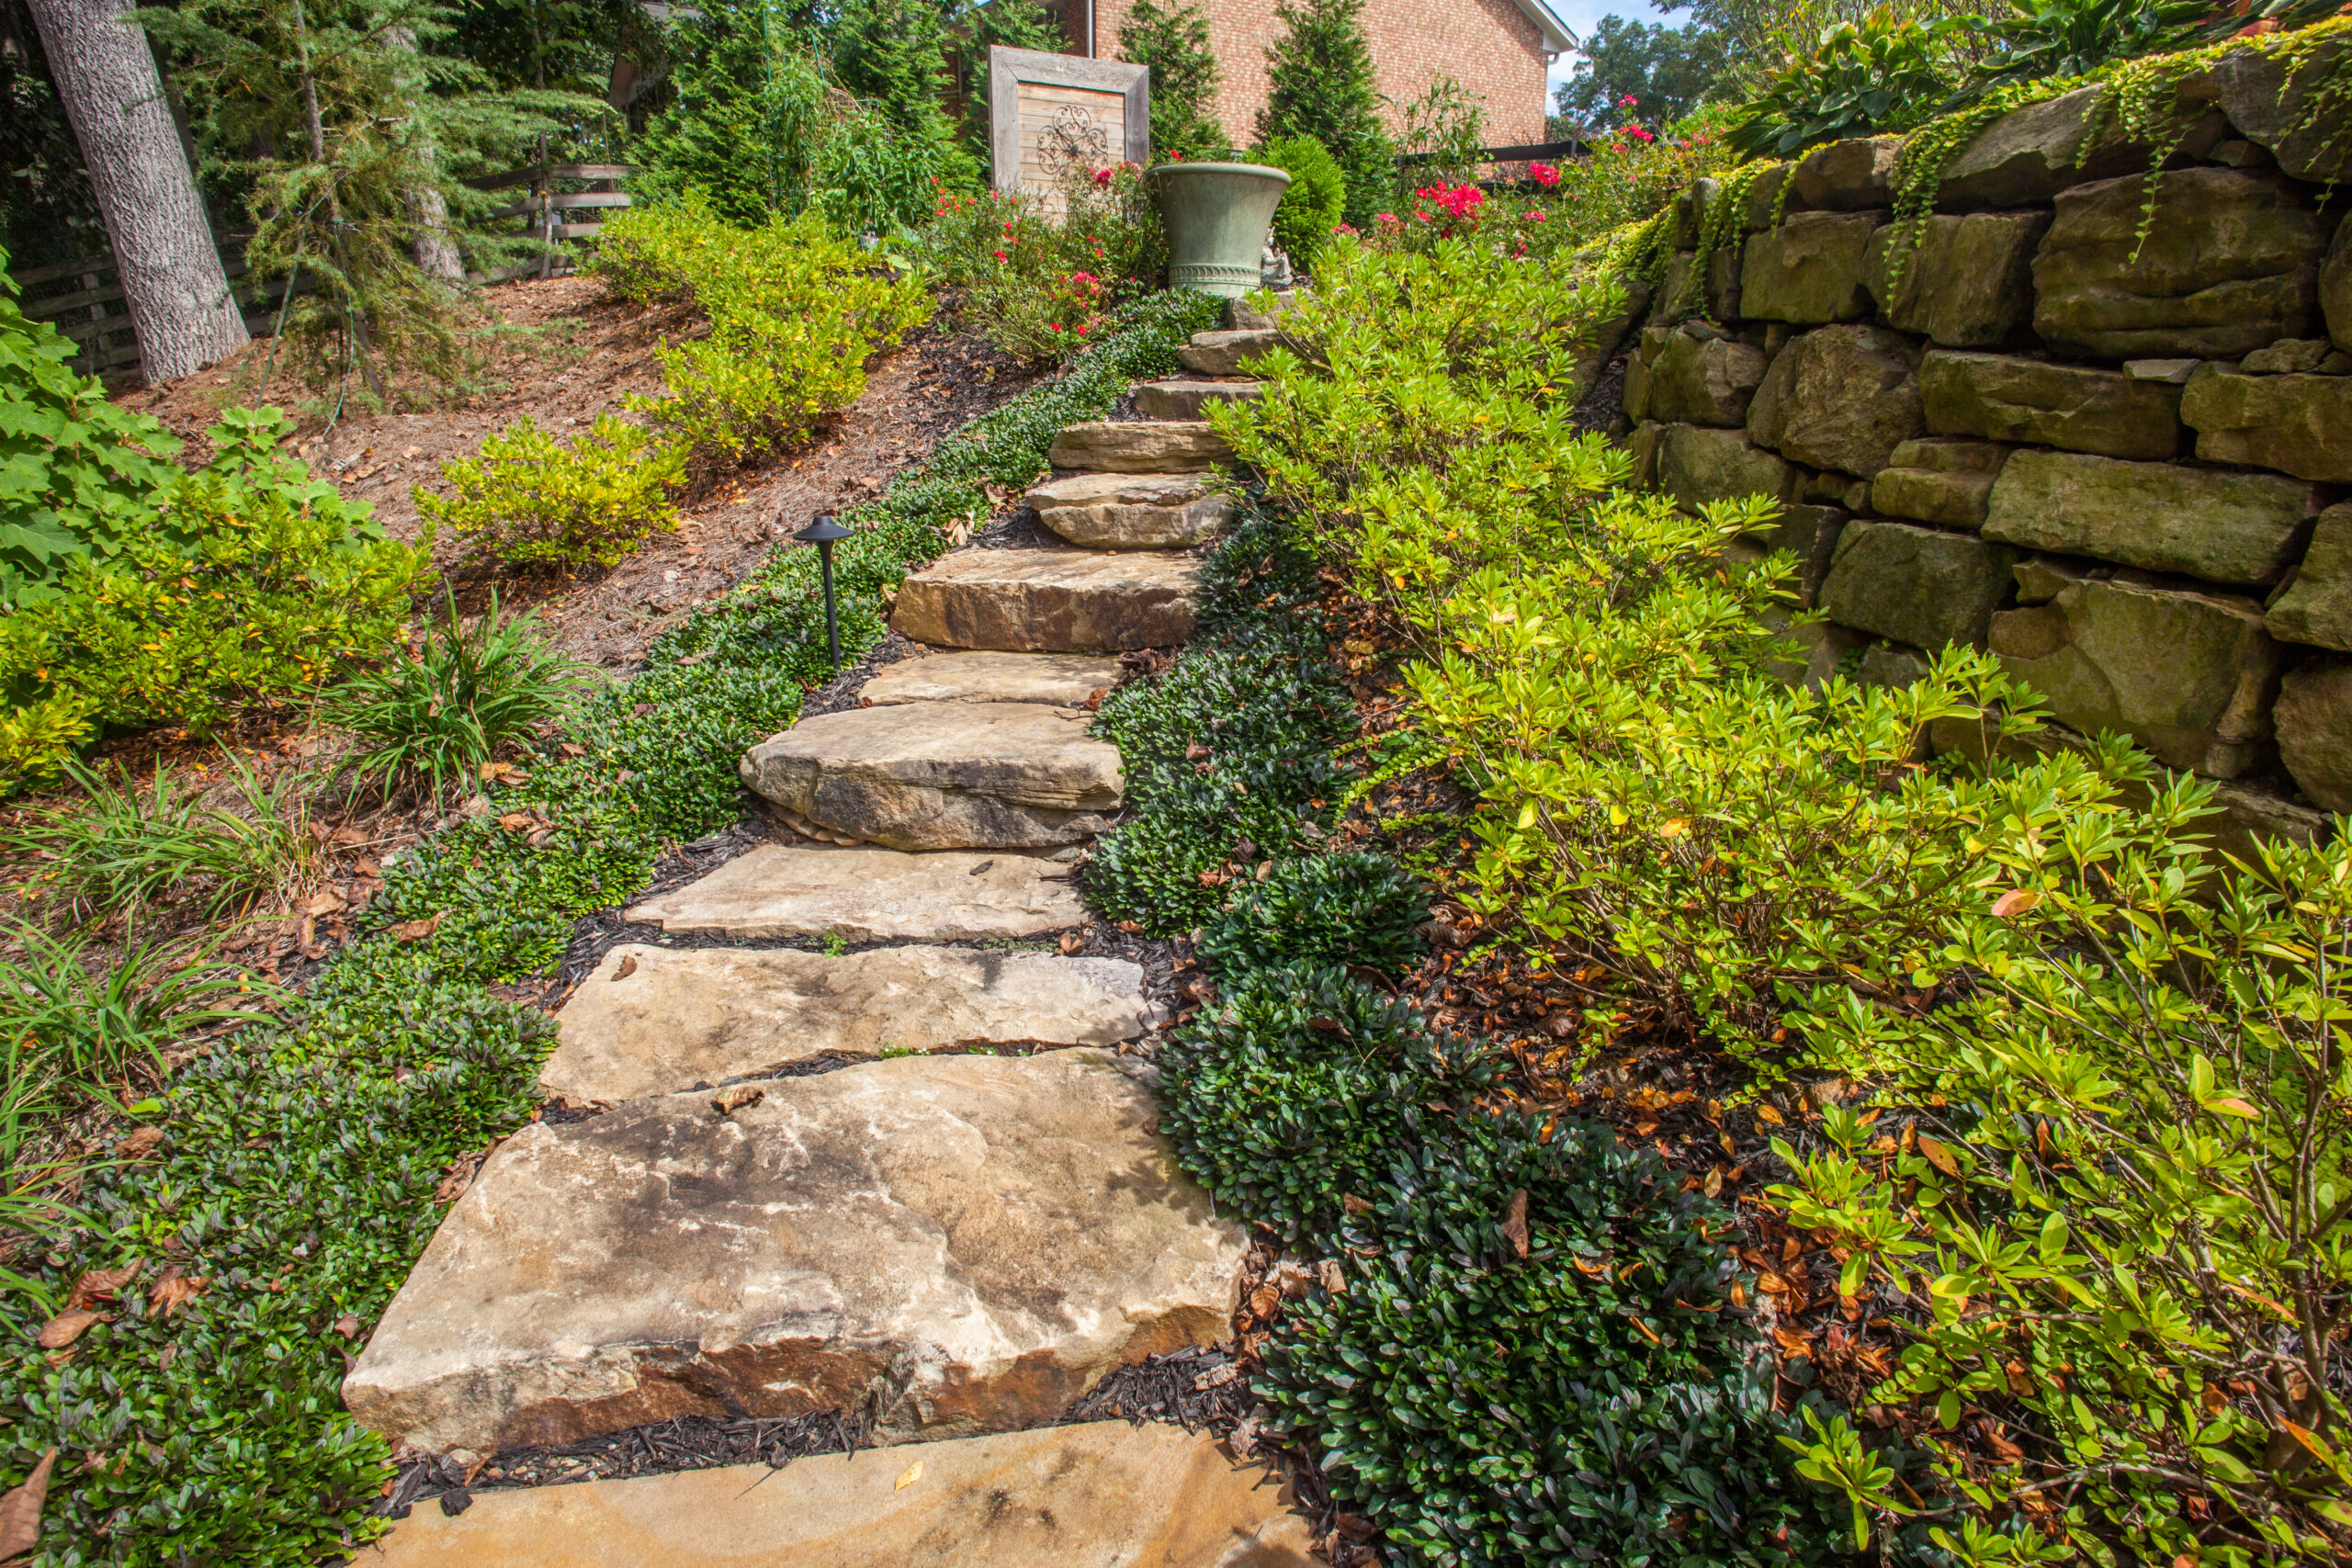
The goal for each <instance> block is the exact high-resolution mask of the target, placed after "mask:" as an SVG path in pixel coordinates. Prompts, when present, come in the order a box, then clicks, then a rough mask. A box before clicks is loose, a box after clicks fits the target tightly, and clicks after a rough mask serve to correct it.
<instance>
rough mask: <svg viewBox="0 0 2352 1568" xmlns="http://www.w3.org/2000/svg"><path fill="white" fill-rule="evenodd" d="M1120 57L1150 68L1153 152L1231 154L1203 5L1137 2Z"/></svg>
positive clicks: (1123, 32) (1125, 29)
mask: <svg viewBox="0 0 2352 1568" xmlns="http://www.w3.org/2000/svg"><path fill="white" fill-rule="evenodd" d="M1002 3H1003V0H998V4H1002ZM990 9H994V7H993V6H991V7H990ZM1119 55H1120V58H1122V59H1124V60H1126V61H1128V62H1131V63H1133V64H1136V65H1148V66H1149V67H1150V68H1151V150H1152V152H1153V154H1154V155H1155V156H1157V157H1162V158H1165V157H1169V156H1171V155H1172V156H1175V157H1180V158H1192V159H1202V158H1223V157H1227V156H1229V155H1230V154H1231V153H1232V152H1233V144H1232V143H1231V142H1230V141H1227V139H1226V134H1225V128H1224V127H1223V126H1222V125H1220V124H1218V123H1217V118H1216V87H1217V77H1218V74H1219V73H1218V71H1217V63H1216V55H1214V54H1212V53H1210V52H1209V19H1208V17H1207V15H1206V14H1205V13H1204V12H1203V11H1202V9H1201V8H1200V6H1196V5H1193V6H1176V7H1174V8H1172V9H1170V8H1167V7H1163V6H1159V5H1158V4H1156V3H1155V0H1136V6H1135V9H1134V10H1132V11H1130V12H1128V13H1127V19H1126V20H1125V22H1124V23H1122V24H1121V25H1120V28H1119Z"/></svg>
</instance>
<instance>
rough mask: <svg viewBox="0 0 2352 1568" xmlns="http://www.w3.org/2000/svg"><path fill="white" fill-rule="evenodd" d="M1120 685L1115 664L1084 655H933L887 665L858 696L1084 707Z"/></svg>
mask: <svg viewBox="0 0 2352 1568" xmlns="http://www.w3.org/2000/svg"><path fill="white" fill-rule="evenodd" d="M1118 683H1119V661H1118V660H1115V659H1104V658H1101V657H1099V656H1096V655H1093V654H1085V653H992V652H985V651H983V652H966V653H934V654H932V655H931V656H930V657H928V658H923V659H901V660H899V661H898V662H897V663H896V664H886V665H884V666H883V667H882V671H881V672H880V673H879V674H877V675H876V676H875V677H874V678H873V679H872V680H870V681H868V682H865V685H863V686H861V687H859V688H858V693H857V694H858V695H859V696H860V697H861V698H863V699H864V700H865V701H866V702H869V703H872V704H873V705H875V706H876V707H886V706H889V705H894V704H898V703H1046V704H1050V705H1053V706H1055V707H1071V708H1075V707H1084V706H1085V705H1087V704H1088V703H1089V702H1090V701H1091V700H1092V699H1093V697H1094V694H1096V693H1097V692H1104V693H1107V692H1109V691H1110V690H1111V689H1112V688H1113V687H1114V686H1116V685H1117V684H1118Z"/></svg>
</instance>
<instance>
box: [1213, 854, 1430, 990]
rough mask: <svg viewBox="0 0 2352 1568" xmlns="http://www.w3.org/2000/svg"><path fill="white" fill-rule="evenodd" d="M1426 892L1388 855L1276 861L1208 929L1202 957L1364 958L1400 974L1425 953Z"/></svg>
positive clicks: (1245, 963)
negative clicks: (1420, 930) (1422, 931)
mask: <svg viewBox="0 0 2352 1568" xmlns="http://www.w3.org/2000/svg"><path fill="white" fill-rule="evenodd" d="M1429 918H1430V899H1429V894H1428V892H1427V891H1426V890H1425V889H1424V888H1423V887H1422V886H1421V885H1420V883H1419V882H1418V881H1417V880H1415V879H1414V878H1413V876H1412V875H1411V874H1408V873H1407V872H1406V871H1405V870H1404V869H1403V868H1402V867H1400V866H1398V865H1397V863H1396V862H1395V861H1392V860H1390V859H1389V858H1388V857H1387V856H1386V855H1376V854H1366V853H1363V852H1351V853H1340V854H1327V855H1308V856H1306V857H1305V858H1303V859H1300V860H1290V861H1283V862H1281V863H1277V864H1276V865H1275V867H1274V869H1273V871H1272V874H1269V875H1268V876H1267V878H1266V880H1265V881H1263V882H1253V883H1251V884H1250V887H1249V890H1248V891H1246V892H1245V893H1243V894H1242V895H1241V897H1239V898H1238V899H1236V900H1235V901H1234V902H1233V903H1232V904H1231V905H1230V906H1229V907H1228V908H1227V909H1226V910H1225V911H1224V912H1223V913H1222V914H1220V915H1218V916H1217V917H1216V919H1212V920H1211V921H1209V923H1208V924H1207V925H1206V926H1205V927H1204V928H1203V930H1202V931H1201V938H1200V954H1201V959H1202V962H1204V963H1205V964H1208V965H1209V966H1210V967H1211V968H1214V969H1217V970H1220V971H1225V970H1240V969H1250V968H1257V967H1261V966H1263V965H1266V964H1363V966H1365V967H1366V968H1370V969H1378V970H1382V971H1385V972H1386V973H1389V974H1397V975H1401V974H1403V973H1404V972H1405V971H1406V970H1408V969H1409V968H1411V967H1412V966H1413V964H1414V962H1415V961H1416V960H1417V959H1419V957H1420V955H1421V953H1422V951H1423V944H1422V942H1421V939H1420V937H1419V934H1418V933H1417V931H1416V928H1417V927H1419V925H1420V924H1421V923H1422V922H1423V921H1425V920H1427V919H1429Z"/></svg>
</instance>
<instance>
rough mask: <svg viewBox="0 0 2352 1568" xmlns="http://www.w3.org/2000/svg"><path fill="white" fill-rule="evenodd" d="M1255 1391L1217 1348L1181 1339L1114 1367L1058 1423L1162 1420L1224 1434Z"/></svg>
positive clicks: (1244, 1411)
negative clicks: (1177, 1345)
mask: <svg viewBox="0 0 2352 1568" xmlns="http://www.w3.org/2000/svg"><path fill="white" fill-rule="evenodd" d="M1254 1404H1257V1397H1256V1396H1255V1395H1254V1394H1252V1393H1250V1380H1249V1379H1248V1378H1247V1377H1246V1376H1244V1375H1243V1374H1242V1371H1241V1369H1240V1368H1238V1367H1237V1366H1235V1365H1234V1362H1233V1358H1232V1357H1231V1356H1229V1355H1227V1353H1226V1352H1225V1351H1223V1350H1217V1349H1205V1348H1202V1347H1201V1346H1198V1345H1187V1346H1185V1347H1184V1348H1182V1350H1175V1351H1171V1352H1170V1353H1169V1354H1167V1355H1164V1356H1152V1357H1149V1358H1148V1359H1144V1360H1140V1361H1137V1362H1136V1363H1134V1364H1133V1365H1132V1366H1125V1367H1120V1368H1118V1369H1116V1370H1115V1371H1112V1372H1110V1373H1108V1374H1107V1375H1105V1376H1104V1378H1103V1381H1102V1382H1099V1383H1096V1384H1095V1385H1094V1392H1093V1393H1089V1394H1088V1395H1086V1397H1084V1398H1083V1399H1080V1400H1079V1401H1078V1402H1077V1403H1076V1404H1072V1405H1071V1406H1070V1407H1069V1409H1068V1410H1065V1411H1063V1412H1062V1425H1063V1426H1066V1427H1067V1426H1070V1425H1072V1424H1074V1423H1076V1422H1080V1421H1114V1420H1116V1421H1128V1422H1133V1423H1135V1424H1136V1425H1138V1426H1140V1425H1141V1424H1142V1423H1144V1422H1146V1421H1165V1422H1168V1423H1170V1424H1171V1425H1173V1426H1178V1427H1183V1428H1184V1430H1186V1431H1187V1432H1200V1431H1209V1432H1214V1433H1216V1435H1217V1436H1218V1437H1220V1438H1222V1437H1226V1436H1227V1435H1229V1434H1230V1433H1231V1432H1232V1431H1233V1429H1234V1427H1236V1426H1238V1424H1239V1423H1240V1422H1241V1420H1242V1418H1243V1417H1245V1416H1248V1415H1249V1414H1250V1407H1251V1406H1252V1405H1254Z"/></svg>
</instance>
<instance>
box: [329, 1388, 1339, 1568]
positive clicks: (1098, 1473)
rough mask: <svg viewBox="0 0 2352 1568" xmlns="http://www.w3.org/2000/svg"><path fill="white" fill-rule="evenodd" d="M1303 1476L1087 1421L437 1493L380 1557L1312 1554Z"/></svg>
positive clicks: (434, 1567) (1172, 1435)
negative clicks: (446, 1508) (621, 1476)
mask: <svg viewBox="0 0 2352 1568" xmlns="http://www.w3.org/2000/svg"><path fill="white" fill-rule="evenodd" d="M1291 1504H1292V1498H1291V1495H1290V1492H1289V1488H1288V1487H1287V1486H1286V1485H1284V1484H1283V1483H1282V1482H1281V1481H1280V1480H1279V1478H1278V1477H1275V1476H1273V1475H1270V1474H1269V1473H1268V1472H1266V1471H1265V1470H1264V1469H1262V1468H1261V1467H1259V1466H1254V1465H1251V1466H1244V1465H1238V1464H1236V1463H1234V1462H1233V1461H1232V1460H1230V1459H1228V1458H1227V1456H1226V1453H1225V1450H1223V1448H1222V1447H1221V1446H1220V1445H1219V1444H1218V1442H1217V1440H1216V1438H1213V1437H1211V1436H1209V1434H1207V1433H1206V1432H1197V1433H1186V1432H1184V1431H1182V1430H1181V1429H1179V1428H1177V1427H1168V1426H1160V1425H1158V1424H1148V1425H1145V1426H1140V1427H1130V1426H1129V1425H1127V1423H1125V1422H1124V1421H1091V1422H1087V1423H1084V1424H1082V1425H1079V1426H1073V1427H1046V1428H1044V1429H1043V1430H1040V1431H1034V1432H1009V1433H1005V1434H1002V1435H1000V1436H993V1437H986V1438H962V1439H959V1440H954V1441H948V1442H938V1443H929V1444H926V1445H924V1446H923V1448H922V1450H920V1451H919V1452H918V1453H915V1454H913V1455H910V1454H909V1453H907V1452H906V1451H905V1450H888V1449H867V1450H864V1451H862V1452H859V1453H854V1454H849V1455H845V1456H842V1457H840V1458H835V1457H832V1456H830V1455H828V1456H826V1457H823V1458H810V1459H802V1460H796V1461H793V1462H792V1463H791V1464H789V1465H787V1466H786V1467H785V1468H784V1469H783V1470H781V1471H771V1470H769V1469H768V1468H767V1467H766V1466H765V1465H756V1464H754V1465H730V1466H727V1467H725V1468H722V1469H718V1470H696V1471H685V1472H678V1473H675V1474H671V1475H648V1476H640V1477H638V1478H636V1479H634V1480H628V1481H592V1482H585V1483H580V1484H577V1485H571V1486H537V1487H531V1488H528V1489H526V1490H517V1491H511V1492H477V1493H475V1494H474V1496H473V1503H472V1506H470V1507H469V1508H467V1509H466V1510H465V1511H464V1512H463V1513H461V1514H459V1515H458V1516H456V1517H449V1516H447V1515H445V1514H443V1513H442V1512H441V1510H440V1509H439V1508H438V1507H435V1506H432V1505H430V1504H428V1505H425V1506H421V1507H419V1508H417V1509H416V1511H415V1512H414V1513H413V1514H412V1515H411V1516H410V1517H408V1518H406V1519H404V1520H402V1521H401V1523H400V1524H398V1525H397V1526H395V1527H394V1528H393V1530H392V1533H391V1534H390V1536H388V1537H386V1538H385V1539H384V1540H381V1541H379V1542H378V1543H377V1544H376V1545H375V1546H373V1547H371V1548H368V1549H367V1550H365V1551H362V1552H361V1554H360V1555H359V1557H358V1558H357V1559H356V1562H358V1563H360V1564H362V1565H367V1568H374V1565H377V1564H380V1565H381V1568H885V1565H888V1568H1316V1564H1317V1560H1316V1558H1315V1557H1314V1556H1313V1555H1312V1551H1313V1535H1312V1532H1311V1530H1310V1529H1309V1527H1308V1525H1307V1522H1306V1520H1305V1519H1304V1518H1301V1517H1299V1516H1298V1515H1297V1514H1296V1513H1295V1512H1293V1511H1292V1507H1291Z"/></svg>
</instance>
